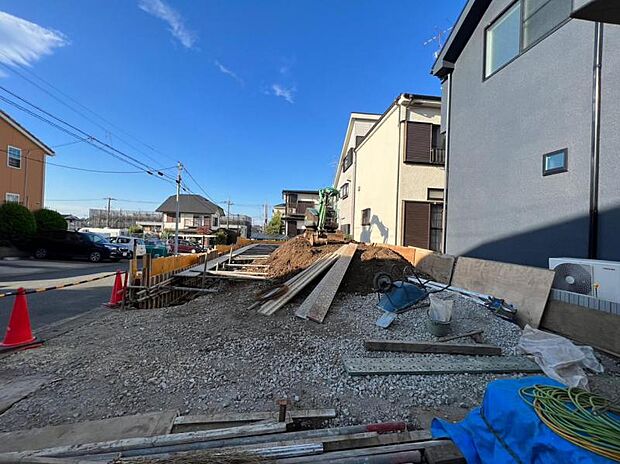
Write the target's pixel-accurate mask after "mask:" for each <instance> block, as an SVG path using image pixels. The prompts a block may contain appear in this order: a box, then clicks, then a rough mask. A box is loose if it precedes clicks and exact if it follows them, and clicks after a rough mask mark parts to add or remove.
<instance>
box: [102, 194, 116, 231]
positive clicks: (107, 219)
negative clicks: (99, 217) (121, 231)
mask: <svg viewBox="0 0 620 464" xmlns="http://www.w3.org/2000/svg"><path fill="white" fill-rule="evenodd" d="M104 200H108V214H107V216H106V221H105V224H106V227H108V228H109V227H110V202H112V200H116V198H112V197H105V198H104Z"/></svg>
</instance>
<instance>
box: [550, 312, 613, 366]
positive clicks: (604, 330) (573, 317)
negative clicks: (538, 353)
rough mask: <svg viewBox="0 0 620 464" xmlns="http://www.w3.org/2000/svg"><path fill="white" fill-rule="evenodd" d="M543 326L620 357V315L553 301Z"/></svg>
mask: <svg viewBox="0 0 620 464" xmlns="http://www.w3.org/2000/svg"><path fill="white" fill-rule="evenodd" d="M541 326H542V328H543V329H546V330H551V331H553V332H557V333H558V334H560V335H563V336H565V337H568V338H571V339H573V340H575V341H577V342H579V343H584V344H586V345H590V346H593V347H595V348H598V349H600V350H603V351H606V352H608V353H610V354H613V355H615V356H618V357H620V336H619V335H618V334H620V316H617V315H615V314H611V313H605V312H603V311H599V310H597V309H587V308H583V307H581V306H577V305H573V304H570V303H565V302H563V301H555V300H549V302H548V303H547V308H546V309H545V314H544V315H543V319H542V323H541Z"/></svg>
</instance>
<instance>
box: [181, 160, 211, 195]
mask: <svg viewBox="0 0 620 464" xmlns="http://www.w3.org/2000/svg"><path fill="white" fill-rule="evenodd" d="M183 169H184V171H185V172H186V173H187V175H188V176H189V178H190V179H191V180H192V181H194V184H196V185H197V186H198V188H199V189H200V190H201V191H202V193H204V194H205V196H206V197H207V198H208V199H209V200H211V201H214V200H213V198H211V196H210V195H209V194H208V193H207V191H206V190H205V189H204V188H202V185H200V184H199V183H198V181H197V180H196V179H195V178H194V176H192V173H191V172H189V170H188V169H187V166H184V167H183Z"/></svg>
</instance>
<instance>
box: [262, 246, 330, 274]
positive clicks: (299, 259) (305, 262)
mask: <svg viewBox="0 0 620 464" xmlns="http://www.w3.org/2000/svg"><path fill="white" fill-rule="evenodd" d="M341 246H342V245H337V244H336V245H322V246H315V247H313V246H310V243H308V241H307V240H306V239H305V238H304V237H303V236H298V237H295V238H293V239H291V240H289V241H287V242H286V243H284V244H283V245H280V246H279V247H278V249H277V250H276V251H274V252H273V253H272V254H271V256H270V257H269V259H267V260H265V261H264V262H263V264H268V265H269V277H270V278H272V279H276V280H280V279H288V278H290V277H292V276H293V275H295V274H297V273H298V272H300V271H302V270H304V269H306V268H307V267H309V266H311V265H312V263H314V262H315V261H316V260H317V259H319V258H320V257H321V256H323V255H326V254H330V253H332V252H334V251H336V250H337V249H338V248H340V247H341Z"/></svg>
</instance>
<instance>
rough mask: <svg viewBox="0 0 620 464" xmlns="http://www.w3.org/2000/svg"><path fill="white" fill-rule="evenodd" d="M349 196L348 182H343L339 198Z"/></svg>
mask: <svg viewBox="0 0 620 464" xmlns="http://www.w3.org/2000/svg"><path fill="white" fill-rule="evenodd" d="M348 196H349V183H348V182H347V183H346V184H343V185H342V187H340V198H342V199H345V198H347V197H348Z"/></svg>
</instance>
